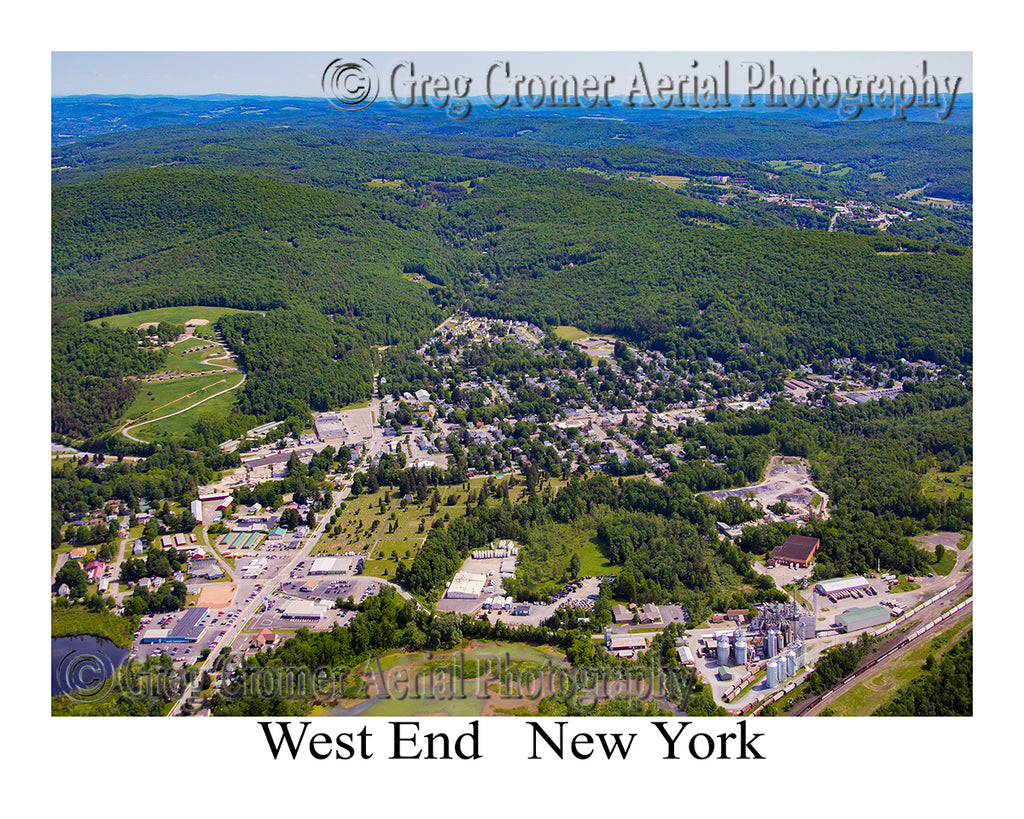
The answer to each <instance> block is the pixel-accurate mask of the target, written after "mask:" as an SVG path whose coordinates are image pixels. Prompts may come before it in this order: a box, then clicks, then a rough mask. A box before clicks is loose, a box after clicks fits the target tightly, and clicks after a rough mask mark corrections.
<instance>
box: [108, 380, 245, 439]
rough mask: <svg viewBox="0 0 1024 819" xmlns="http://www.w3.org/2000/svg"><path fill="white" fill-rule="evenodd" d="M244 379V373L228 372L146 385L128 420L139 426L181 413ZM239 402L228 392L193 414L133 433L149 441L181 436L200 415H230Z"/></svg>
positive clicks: (182, 414) (211, 400)
mask: <svg viewBox="0 0 1024 819" xmlns="http://www.w3.org/2000/svg"><path fill="white" fill-rule="evenodd" d="M242 378H243V375H242V373H240V372H224V373H211V374H210V375H202V376H196V377H192V378H182V379H176V380H174V381H168V382H156V383H150V384H145V385H143V387H142V389H140V390H139V395H138V396H137V397H136V399H135V401H134V402H132V405H131V407H129V409H128V413H127V417H128V419H130V420H131V422H132V423H137V422H138V421H144V420H145V419H146V418H159V417H161V416H163V415H167V414H169V413H172V412H178V411H179V410H183V409H186V408H187V407H190V406H191V405H193V404H195V403H196V402H198V401H201V400H202V399H204V398H208V397H209V396H212V395H216V394H217V393H219V392H221V391H223V390H226V389H228V388H229V387H235V386H237V385H238V384H240V383H241V381H242ZM235 399H236V396H235V393H234V392H233V391H232V392H228V393H226V394H225V395H220V396H217V397H216V398H212V399H210V400H208V401H205V402H204V403H202V404H200V405H199V406H197V407H195V408H194V409H193V410H191V411H188V412H182V413H181V414H180V415H174V416H172V417H170V418H166V419H164V420H163V421H158V422H156V423H152V424H146V425H145V426H141V427H138V428H136V429H135V430H133V431H132V434H133V435H134V436H135V437H137V438H141V439H143V440H149V441H152V440H154V439H156V438H158V437H163V436H168V437H169V436H174V435H181V434H183V433H185V432H187V431H188V430H189V429H190V428H191V427H192V425H193V424H194V423H195V420H196V415H197V413H199V412H213V413H217V414H221V415H226V414H227V413H228V412H230V411H231V408H232V407H233V406H234V405H235Z"/></svg>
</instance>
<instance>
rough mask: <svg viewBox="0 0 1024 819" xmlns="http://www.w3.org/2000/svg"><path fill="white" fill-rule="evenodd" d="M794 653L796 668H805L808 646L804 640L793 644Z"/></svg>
mask: <svg viewBox="0 0 1024 819" xmlns="http://www.w3.org/2000/svg"><path fill="white" fill-rule="evenodd" d="M793 653H794V654H795V655H796V667H797V668H803V667H804V665H805V660H804V658H805V656H806V654H807V644H806V643H805V642H804V641H803V640H797V641H795V642H794V643H793Z"/></svg>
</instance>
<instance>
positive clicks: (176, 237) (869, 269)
mask: <svg viewBox="0 0 1024 819" xmlns="http://www.w3.org/2000/svg"><path fill="white" fill-rule="evenodd" d="M347 136H349V137H352V138H353V139H354V142H355V143H356V144H357V145H359V146H360V147H358V148H357V147H352V146H351V145H345V144H341V143H342V140H340V139H339V138H337V137H336V136H334V137H331V138H328V137H326V136H324V135H320V134H316V133H311V132H302V133H286V134H282V133H280V132H273V131H266V130H261V129H259V128H250V129H244V130H239V129H237V128H234V127H232V128H231V129H225V128H224V127H221V129H220V131H217V130H216V129H214V130H213V131H209V130H207V131H202V130H200V129H193V131H192V132H188V133H184V132H181V131H175V130H174V129H170V130H165V129H153V130H151V131H144V132H137V133H135V134H127V135H124V136H119V137H106V138H104V139H103V142H104V144H105V146H106V147H102V146H97V145H95V144H91V143H82V144H81V145H79V146H70V147H69V148H67V149H66V150H68V151H71V150H72V149H74V150H78V151H80V152H81V156H82V157H83V161H84V158H85V157H86V156H88V154H89V151H94V152H99V153H101V154H102V153H104V152H107V153H111V152H112V155H113V156H114V157H115V158H114V159H113V160H112V164H111V163H110V162H106V161H105V160H99V161H98V162H97V164H89V163H87V164H84V165H79V169H78V171H76V173H79V174H88V173H90V172H93V171H95V172H99V171H102V169H103V168H106V167H111V166H116V165H118V164H119V163H120V164H125V163H128V164H131V163H132V162H137V161H139V160H140V158H143V157H144V158H145V159H146V160H147V161H148V160H151V159H156V158H163V159H164V160H166V161H169V162H171V163H172V164H178V165H189V166H191V167H175V168H170V169H168V168H147V169H145V170H135V171H130V172H126V173H116V174H109V175H104V176H99V177H97V178H94V179H92V180H90V181H87V182H83V183H81V184H77V185H67V186H58V187H55V188H54V189H53V227H52V237H53V283H52V302H53V312H54V320H55V322H56V323H57V324H60V323H62V322H64V321H65V320H70V321H80V320H86V319H91V318H96V317H100V316H104V315H110V314H114V313H125V312H132V311H135V310H140V309H145V308H151V307H160V306H169V305H185V304H209V305H215V306H230V307H238V308H246V309H257V310H262V311H269V312H268V314H267V315H266V316H262V317H247V318H237V319H232V320H230V321H229V322H228V323H227V324H226V325H225V328H226V329H231V330H232V331H233V332H234V335H233V336H232V338H234V339H236V340H240V341H244V342H245V345H246V346H245V347H243V346H242V344H239V346H238V349H237V350H236V352H237V353H238V354H239V356H240V357H241V359H242V360H243V363H244V366H245V367H246V369H247V370H248V372H249V378H248V380H247V382H246V385H245V387H244V394H243V395H244V398H243V401H242V405H243V409H244V411H246V412H247V413H251V414H253V415H265V416H267V417H273V418H281V417H287V416H288V415H289V414H291V413H292V412H293V411H295V410H296V409H298V410H301V409H302V408H303V406H308V407H314V408H316V409H327V408H329V407H331V406H337V405H339V404H343V403H346V402H348V401H352V400H358V399H362V398H365V397H367V395H368V390H369V372H370V365H371V363H372V358H373V353H372V351H371V348H372V347H373V346H375V345H391V344H397V343H401V342H411V341H417V340H420V339H422V338H424V337H425V335H426V333H427V332H428V331H429V329H430V328H431V327H432V326H434V325H435V324H436V323H437V322H438V321H439V320H440V319H441V318H442V317H443V316H444V315H445V314H446V313H448V312H450V311H451V309H453V308H454V307H456V306H464V307H465V308H466V309H467V310H469V311H471V312H474V313H478V314H483V315H488V316H493V317H502V318H511V319H527V320H530V321H533V322H535V323H537V324H539V325H541V326H542V327H545V326H552V325H559V324H572V325H575V326H578V327H580V328H583V329H586V330H592V331H597V332H612V333H616V334H619V335H622V336H624V337H626V338H628V339H630V340H631V341H633V342H634V343H637V344H641V345H644V346H647V345H649V346H653V347H655V348H657V349H660V350H662V351H663V352H665V354H666V355H668V356H669V357H670V358H678V359H685V358H693V357H697V358H704V357H706V356H713V357H714V358H715V359H716V360H717V361H721V362H725V363H727V364H728V365H729V366H732V367H740V368H753V367H762V368H763V367H765V366H768V367H769V368H772V369H776V370H781V369H784V368H791V367H794V366H796V365H798V364H802V363H809V362H811V361H813V360H814V359H829V358H832V357H845V356H856V357H858V358H860V359H863V360H866V361H869V362H870V361H890V362H892V361H895V360H896V359H898V358H900V357H905V358H908V359H911V360H913V359H917V358H922V357H923V358H926V359H930V360H933V361H937V362H939V363H942V364H946V365H949V366H951V367H953V368H954V369H956V368H962V367H965V366H967V365H969V364H970V362H971V360H972V342H971V252H970V251H969V250H967V249H965V248H962V247H958V246H954V245H938V244H932V243H925V242H920V241H912V240H905V239H899V238H896V237H885V236H882V237H862V236H856V235H852V234H838V233H827V232H821V231H815V230H796V229H784V228H773V227H765V226H763V225H756V224H752V223H751V222H750V220H749V219H748V218H747V217H746V216H745V215H744V214H743V213H741V212H739V211H737V210H735V209H732V208H728V207H722V206H719V205H715V204H711V203H708V202H704V201H700V200H696V199H691V198H688V197H686V196H682V195H679V194H678V193H675V192H673V191H670V190H667V189H658V188H656V187H654V186H650V185H641V184H637V183H636V182H631V181H626V180H617V179H609V178H606V177H604V176H601V175H598V174H595V173H590V172H580V171H571V170H557V169H528V168H521V167H511V166H509V165H507V164H500V163H498V162H495V161H492V160H474V159H466V158H463V157H460V156H453V155H438V154H432V153H427V152H425V151H422V150H418V149H417V148H418V146H417V145H415V144H414V143H415V140H412V141H410V140H407V139H406V138H405V137H404V136H403V138H402V139H399V140H396V139H391V140H390V141H389V140H386V139H384V138H383V137H382V136H381V135H380V134H369V135H365V136H360V135H358V134H355V135H353V134H351V133H350V134H347ZM161 140H164V141H163V142H161ZM168 141H169V143H170V144H168ZM200 143H201V144H200ZM133 146H134V147H133ZM159 146H162V148H161V147H159ZM154 164H158V163H154ZM90 168H92V169H93V171H90V170H89V169H90ZM214 169H216V170H215V171H214ZM374 179H378V180H380V179H384V180H395V183H394V184H367V183H369V182H371V181H372V180H374ZM413 279H419V280H418V281H414V280H413ZM301 306H306V307H308V308H309V309H308V310H305V311H298V308H299V307H301ZM741 343H743V344H747V345H750V347H749V348H746V349H742V350H741V348H740V344H741ZM249 345H252V346H249ZM260 345H264V346H265V350H264V351H263V352H260ZM266 345H269V346H266ZM282 345H283V346H282ZM292 347H294V349H292ZM270 350H273V351H277V352H280V355H279V356H277V352H274V353H273V354H267V351H270ZM762 354H763V355H762ZM275 356H276V360H275ZM300 360H301V361H305V362H309V365H308V366H298V362H299V361H300ZM286 362H287V363H288V364H287V366H285V363H286ZM274 372H276V373H277V374H276V375H275V374H273V373H274ZM285 372H287V373H288V374H287V375H284V373H285ZM62 383H64V382H56V381H55V386H54V389H55V402H59V400H61V396H62V395H64V394H65V392H66V391H65V390H64V387H63V386H61V384H62ZM296 401H298V402H300V403H299V404H296ZM106 420H109V419H106ZM101 425H102V422H101V421H100V420H99V419H98V418H97V419H96V423H89V424H86V425H85V427H86V428H85V429H80V430H77V431H79V432H84V433H85V434H93V433H95V432H96V431H97V430H98V426H101ZM76 429H77V428H76ZM66 431H70V428H68V429H67V430H66Z"/></svg>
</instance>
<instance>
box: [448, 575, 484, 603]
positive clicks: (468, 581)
mask: <svg viewBox="0 0 1024 819" xmlns="http://www.w3.org/2000/svg"><path fill="white" fill-rule="evenodd" d="M486 582H487V575H486V574H481V573H479V572H459V573H458V574H456V575H455V577H453V578H452V582H451V583H450V584H449V585H448V591H446V592H445V595H444V596H445V597H447V598H449V599H452V600H471V599H472V598H474V597H479V596H480V595H481V594H483V590H484V583H486Z"/></svg>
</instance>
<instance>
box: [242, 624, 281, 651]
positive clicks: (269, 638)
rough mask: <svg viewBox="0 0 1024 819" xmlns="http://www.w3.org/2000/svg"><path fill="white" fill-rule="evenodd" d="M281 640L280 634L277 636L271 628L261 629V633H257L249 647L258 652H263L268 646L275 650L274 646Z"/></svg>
mask: <svg viewBox="0 0 1024 819" xmlns="http://www.w3.org/2000/svg"><path fill="white" fill-rule="evenodd" d="M280 639H281V637H280V635H279V634H275V633H274V632H272V631H271V630H270V629H269V628H263V629H260V630H259V633H257V635H256V636H255V637H253V638H252V641H251V642H250V643H249V645H250V646H252V647H253V648H255V649H256V650H258V651H262V650H263V649H264V648H266V647H267V646H270V648H274V646H276V645H277V643H278V641H279V640H280Z"/></svg>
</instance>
